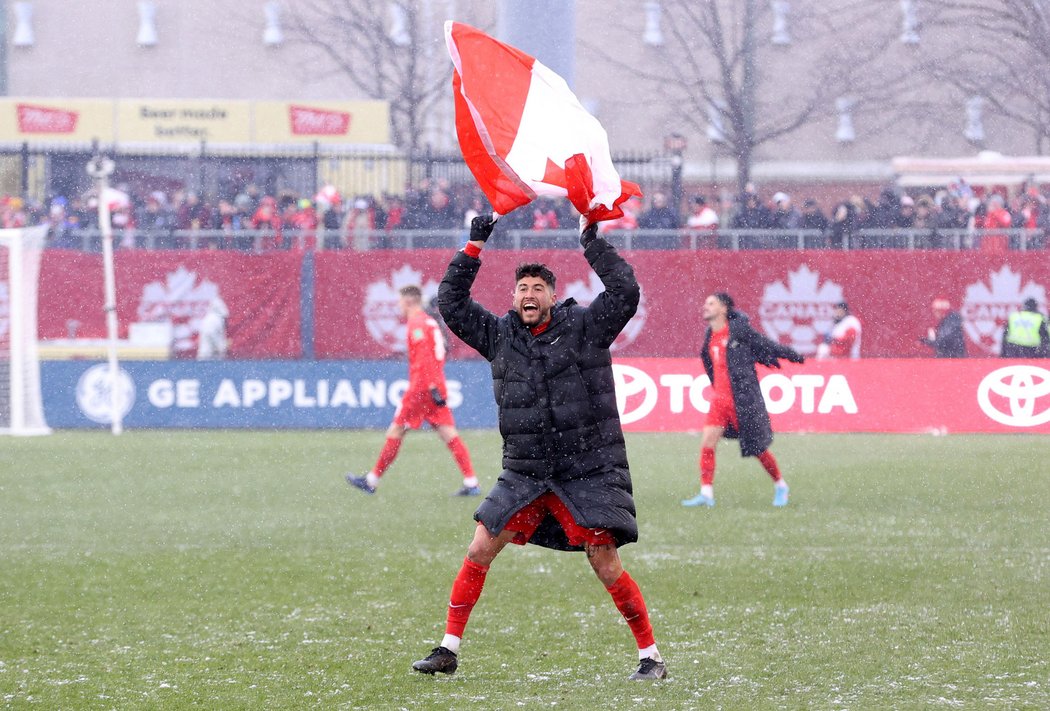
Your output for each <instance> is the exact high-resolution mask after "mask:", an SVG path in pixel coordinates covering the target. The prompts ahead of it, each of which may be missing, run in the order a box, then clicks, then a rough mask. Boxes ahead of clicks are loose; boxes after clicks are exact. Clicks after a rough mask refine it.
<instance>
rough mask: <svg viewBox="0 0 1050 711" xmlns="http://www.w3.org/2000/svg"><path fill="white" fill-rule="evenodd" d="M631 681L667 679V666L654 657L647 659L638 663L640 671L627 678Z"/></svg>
mask: <svg viewBox="0 0 1050 711" xmlns="http://www.w3.org/2000/svg"><path fill="white" fill-rule="evenodd" d="M627 678H628V680H630V681H644V680H649V679H666V678H667V666H666V665H665V664H664V663H663V662H658V661H656V660H655V659H653V658H652V657H646V658H645V659H643V660H642V661H640V662H638V670H637V671H636V672H635V673H634V674H631V675H630V676H629V677H627Z"/></svg>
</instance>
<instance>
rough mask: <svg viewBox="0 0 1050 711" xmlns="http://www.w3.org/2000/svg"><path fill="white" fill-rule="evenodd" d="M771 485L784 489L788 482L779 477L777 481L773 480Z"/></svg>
mask: <svg viewBox="0 0 1050 711" xmlns="http://www.w3.org/2000/svg"><path fill="white" fill-rule="evenodd" d="M773 486H775V487H777V488H778V489H786V488H788V483H787V482H786V481H784V480H783V479H781V480H780V481H778V482H774V484H773Z"/></svg>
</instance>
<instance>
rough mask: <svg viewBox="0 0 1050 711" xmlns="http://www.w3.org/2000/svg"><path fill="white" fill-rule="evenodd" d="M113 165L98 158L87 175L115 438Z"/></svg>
mask: <svg viewBox="0 0 1050 711" xmlns="http://www.w3.org/2000/svg"><path fill="white" fill-rule="evenodd" d="M113 168H114V165H113V161H111V160H110V159H109V158H103V157H102V156H97V155H96V156H95V157H94V158H92V159H91V160H90V161H88V164H87V172H88V175H90V176H91V177H93V178H94V179H95V184H96V185H97V187H98V226H99V229H100V230H101V231H102V265H103V271H104V272H105V279H106V296H105V298H106V303H105V306H104V307H103V309H104V310H105V312H106V336H107V343H106V352H107V354H108V356H109V407H110V415H111V426H110V430H111V431H112V432H113V434H115V435H119V434H120V433H121V432H123V431H124V418H123V415H122V413H121V411H120V410H121V402H120V387H119V383H120V367H119V366H118V364H117V280H116V275H115V274H114V267H113V223H112V220H111V219H110V214H109V200H108V196H107V195H106V193H107V192H108V189H109V176H110V175H112V173H113Z"/></svg>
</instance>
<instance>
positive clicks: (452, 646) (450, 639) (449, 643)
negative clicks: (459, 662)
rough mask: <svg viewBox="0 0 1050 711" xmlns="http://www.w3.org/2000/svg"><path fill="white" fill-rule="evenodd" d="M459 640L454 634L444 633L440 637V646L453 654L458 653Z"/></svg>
mask: <svg viewBox="0 0 1050 711" xmlns="http://www.w3.org/2000/svg"><path fill="white" fill-rule="evenodd" d="M459 642H460V638H459V637H457V636H456V635H454V634H446V635H445V636H444V637H442V638H441V646H442V647H444V648H445V649H447V650H448V651H450V652H452V653H453V654H459Z"/></svg>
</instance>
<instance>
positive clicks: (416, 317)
mask: <svg viewBox="0 0 1050 711" xmlns="http://www.w3.org/2000/svg"><path fill="white" fill-rule="evenodd" d="M399 293H400V298H399V302H398V303H399V306H400V307H401V315H402V316H404V317H405V319H406V320H407V321H408V389H407V390H405V394H404V396H403V397H402V398H401V404H400V405H398V407H397V412H395V413H394V420H393V422H391V423H390V427H389V428H388V429H387V431H386V442H385V443H384V444H383V449H382V451H381V452H380V453H379V459H378V460H376V463H375V466H374V467H372V471H370V472H368V474H366V475H365V476H355V475H353V474H347V475H346V481H347V483H348V484H350V485H351V486H354V487H356V488H358V489H360V490H361V491H364V492H365V493H368V494H374V493H375V492H376V488H377V487H378V486H379V480H380V479H381V478H382V477H383V474H384V473H385V472H386V470H387V469H388V468H389V467H390V465H391V464H393V463H394V459H395V458H396V457H397V453H398V451H399V450H400V449H401V441H402V440H403V439H404V438H405V433H406V432H407V431H408V430H410V429H418V428H419V427H420V425H422V424H423V423H424V422H426V423H428V424H429V425H430V426H431V427H433V428H434V429H435V430H436V431H437V434H438V437H440V438H441V441H443V442H444V443H445V445H446V446H448V448H449V451H450V452H452V457H453V458H454V459H455V460H456V464H457V466H459V470H460V471H461V472H462V473H463V486H462V487H460V489H459V490H458V491H457V492H456V496H478V495H480V494H481V487H480V486H479V485H478V478H477V477H476V476H474V467H473V465H472V464H471V462H470V452H469V451H468V450H467V445H465V444H464V443H463V440H462V439H460V438H459V433H458V432H457V431H456V421H455V420H454V419H453V417H452V411H451V410H450V409H449V407H448V404H447V403H446V401H445V400H446V397H447V392H448V391H447V390H446V388H445V337H444V335H443V334H442V333H441V327H440V326H439V325H438V322H437V321H435V320H434V318H433V317H432V316H431V315H430V314H428V313H427V312H426V310H425V309H424V308H423V292H422V291H421V290H420V288H419V287H418V286H406V287H403V288H402V289H401V290H400V292H399Z"/></svg>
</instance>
